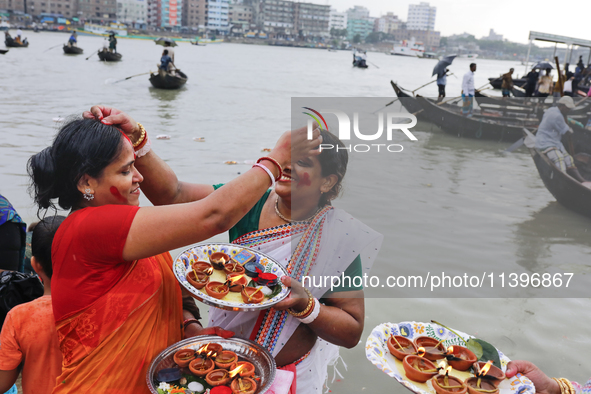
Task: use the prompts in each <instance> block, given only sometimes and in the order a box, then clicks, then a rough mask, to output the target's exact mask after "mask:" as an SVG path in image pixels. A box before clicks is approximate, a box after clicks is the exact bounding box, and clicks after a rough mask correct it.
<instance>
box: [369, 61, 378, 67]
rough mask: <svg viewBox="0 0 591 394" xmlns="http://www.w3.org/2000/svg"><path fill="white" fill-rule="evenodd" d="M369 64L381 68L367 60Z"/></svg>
mask: <svg viewBox="0 0 591 394" xmlns="http://www.w3.org/2000/svg"><path fill="white" fill-rule="evenodd" d="M367 62H368V63H369V64H371V65H372V66H374V67H375V68H379V67H378V66H377V65H376V64H373V63H372V62H370V61H369V60H367Z"/></svg>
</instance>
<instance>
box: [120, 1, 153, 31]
mask: <svg viewBox="0 0 591 394" xmlns="http://www.w3.org/2000/svg"><path fill="white" fill-rule="evenodd" d="M147 19H148V5H147V2H146V0H117V20H118V21H119V22H122V23H136V24H140V25H141V24H145V23H146V20H147Z"/></svg>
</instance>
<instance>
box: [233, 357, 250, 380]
mask: <svg viewBox="0 0 591 394" xmlns="http://www.w3.org/2000/svg"><path fill="white" fill-rule="evenodd" d="M238 367H241V368H240V369H239V370H238V373H239V374H240V377H242V378H249V377H251V376H254V372H255V368H254V364H253V363H249V362H248V361H238V362H237V363H235V364H233V365H232V366H231V367H230V372H231V373H232V372H234V371H235V370H236V369H237V368H238Z"/></svg>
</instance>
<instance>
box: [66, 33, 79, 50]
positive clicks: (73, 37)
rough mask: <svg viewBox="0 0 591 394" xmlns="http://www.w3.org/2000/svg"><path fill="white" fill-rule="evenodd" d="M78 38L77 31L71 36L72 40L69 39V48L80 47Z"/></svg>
mask: <svg viewBox="0 0 591 394" xmlns="http://www.w3.org/2000/svg"><path fill="white" fill-rule="evenodd" d="M76 37H78V33H76V32H75V31H74V32H72V35H71V36H70V39H68V46H70V47H75V46H78V45H77V43H78V40H77V39H76Z"/></svg>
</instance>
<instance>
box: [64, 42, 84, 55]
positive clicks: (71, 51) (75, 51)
mask: <svg viewBox="0 0 591 394" xmlns="http://www.w3.org/2000/svg"><path fill="white" fill-rule="evenodd" d="M82 52H84V50H83V49H82V48H78V47H71V46H69V45H65V44H64V53H66V54H68V55H80V54H82Z"/></svg>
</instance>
